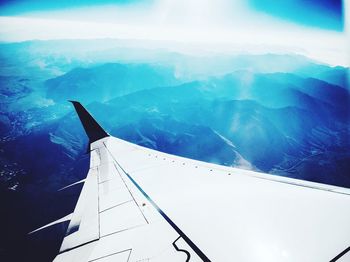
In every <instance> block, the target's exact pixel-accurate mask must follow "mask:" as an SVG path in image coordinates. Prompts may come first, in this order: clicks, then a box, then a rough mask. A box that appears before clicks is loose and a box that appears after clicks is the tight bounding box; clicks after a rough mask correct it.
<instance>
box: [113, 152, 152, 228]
mask: <svg viewBox="0 0 350 262" xmlns="http://www.w3.org/2000/svg"><path fill="white" fill-rule="evenodd" d="M106 149H107V148H106ZM114 167H115V169H116V170H117V172H118V174H119V176H120V178H121V179H122V180H123V183H124V185H125V187H126V188H127V190H128V191H129V193H130V195H131V197H132V199H133V201H134V202H135V205H136V206H137V208H138V209H139V210H140V212H141V214H142V216H143V218H144V219H145V221H146V223H147V224H149V222H148V220H147V218H146V216H145V214H144V213H143V212H142V210H141V208H140V206H139V205H138V204H137V202H136V199H135V197H134V195H133V194H132V192H131V190H130V188H129V187H128V185H127V184H126V182H125V180H124V178H123V176H122V175H121V174H120V172H119V170H118V167H117V166H116V165H115V163H114Z"/></svg>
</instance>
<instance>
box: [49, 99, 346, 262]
mask: <svg viewBox="0 0 350 262" xmlns="http://www.w3.org/2000/svg"><path fill="white" fill-rule="evenodd" d="M73 105H74V107H75V108H76V110H77V113H78V115H79V118H80V119H81V120H82V123H83V126H84V128H85V131H86V133H87V135H88V137H89V139H90V142H91V144H90V154H91V161H90V170H89V172H88V175H87V178H86V180H85V182H84V187H83V189H82V192H81V195H80V197H79V200H78V203H77V205H76V208H75V210H74V213H73V214H72V218H71V220H70V224H69V227H68V230H67V233H66V237H65V238H64V240H63V243H62V246H61V249H60V253H59V254H58V256H57V257H56V259H55V262H59V261H65V262H66V261H103V262H106V261H330V260H331V259H333V258H335V257H336V256H337V254H341V252H343V250H347V247H348V246H349V245H350V237H349V236H350V224H349V223H348V221H349V220H350V209H349V208H348V206H349V204H350V195H349V194H350V192H349V190H347V189H344V188H337V187H332V186H327V185H321V184H317V183H311V182H305V181H299V180H295V179H288V178H278V177H274V176H271V175H267V174H259V173H256V172H251V171H246V170H240V169H235V168H230V167H223V166H218V165H213V164H208V163H204V162H200V161H195V160H190V159H186V158H182V157H177V156H174V155H169V154H165V153H162V152H159V151H156V150H151V149H147V148H144V147H141V146H137V145H134V144H131V143H128V142H126V141H123V140H120V139H117V138H114V137H111V136H109V135H108V134H107V133H106V132H105V131H104V130H103V129H102V128H101V126H100V125H99V124H98V123H97V122H96V121H95V120H94V119H93V118H92V117H91V115H90V114H89V113H88V112H87V111H86V110H85V108H84V107H83V106H82V105H81V104H80V103H78V102H73ZM91 121H92V122H91ZM84 123H85V124H84ZM101 130H102V131H101ZM343 255H344V256H346V255H347V254H345V253H344V254H342V256H341V257H338V258H337V259H339V261H341V260H340V259H342V258H344V256H343ZM333 261H335V260H333ZM337 261H338V260H337ZM344 261H345V260H344Z"/></svg>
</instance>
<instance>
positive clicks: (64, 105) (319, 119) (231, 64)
mask: <svg viewBox="0 0 350 262" xmlns="http://www.w3.org/2000/svg"><path fill="white" fill-rule="evenodd" d="M106 42H107V43H108V41H107V40H105V41H104V42H103V43H104V48H101V45H99V44H100V42H99V40H89V41H87V40H86V41H83V40H82V41H32V42H23V43H16V44H1V46H0V96H1V100H0V139H1V141H0V143H1V147H0V166H1V169H0V170H1V171H0V172H1V173H0V199H1V200H0V201H1V207H2V209H3V210H4V211H5V210H6V212H5V213H3V214H2V216H1V219H0V223H1V232H2V235H3V237H2V238H1V240H0V260H2V259H1V258H7V257H9V256H11V257H12V258H13V259H14V260H16V259H17V260H18V261H21V259H23V258H28V257H29V258H31V259H32V260H33V261H34V260H35V261H47V260H48V258H52V257H53V256H54V255H55V252H56V251H57V248H58V247H59V244H60V241H61V239H62V237H63V234H64V231H65V228H66V226H67V225H66V224H61V225H58V226H55V227H52V228H50V229H48V230H46V231H45V232H40V233H37V234H35V235H30V236H28V235H27V233H28V232H30V231H31V230H33V229H34V228H37V227H40V226H42V225H44V224H46V223H49V222H51V221H53V220H55V219H57V218H59V217H63V216H65V215H66V214H68V213H70V212H72V210H73V209H74V206H75V203H76V200H77V197H78V195H79V192H80V189H81V185H80V186H75V187H72V188H70V189H67V190H63V191H58V190H59V189H60V188H62V187H64V186H66V185H68V184H71V183H73V182H76V181H78V180H81V179H82V178H84V176H85V175H86V173H87V170H88V166H89V155H88V154H86V152H87V147H88V141H87V137H86V135H85V133H84V131H83V129H82V127H81V124H80V122H79V120H78V118H77V116H76V114H75V112H73V108H72V106H71V104H70V103H69V102H68V100H78V101H80V102H82V103H83V104H84V105H85V106H86V107H87V108H88V110H89V111H90V112H91V113H92V114H93V115H94V117H95V118H96V119H97V120H98V121H99V122H100V123H101V125H102V126H103V127H104V128H105V129H106V130H107V132H109V133H110V134H111V135H114V136H116V137H119V138H122V139H125V140H128V141H130V142H133V143H136V144H139V145H143V146H146V147H149V148H153V149H157V150H160V151H163V152H167V153H171V154H175V155H179V156H184V157H189V158H193V159H198V160H202V161H206V162H212V163H216V164H221V165H226V166H234V167H239V168H244V169H250V170H255V171H260V172H267V173H271V174H275V175H280V176H287V177H292V178H297V179H303V180H308V181H315V182H319V183H325V184H331V185H337V186H342V187H350V176H349V174H350V172H349V171H350V139H349V138H350V136H349V134H350V130H349V129H350V125H349V120H350V115H349V114H350V110H349V105H350V104H349V103H350V92H349V83H348V79H347V74H348V70H349V69H348V68H344V67H340V66H336V67H332V66H329V65H325V64H322V63H320V62H317V61H313V60H310V59H308V58H306V57H303V56H299V55H281V54H280V55H277V54H262V55H250V54H244V55H243V54H242V55H229V56H227V55H220V54H215V55H214V54H203V55H201V56H190V55H183V54H180V53H176V52H170V51H166V50H159V51H155V50H151V49H149V50H143V49H140V48H136V47H130V48H129V47H127V45H126V44H127V43H124V45H118V46H117V47H115V44H116V42H115V41H112V40H110V42H109V44H106ZM118 43H119V42H118ZM98 47H99V48H98ZM57 236H59V237H57ZM18 247H20V249H23V250H21V252H18V251H19V250H18ZM38 249H40V250H41V252H37V251H38ZM4 261H6V260H4Z"/></svg>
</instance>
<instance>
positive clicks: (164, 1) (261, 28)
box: [0, 0, 350, 65]
mask: <svg viewBox="0 0 350 262" xmlns="http://www.w3.org/2000/svg"><path fill="white" fill-rule="evenodd" d="M349 1H350V0H345V1H341V0H307V1H306V0H284V1H276V0H235V1H232V0H114V1H112V0H99V1H97V0H61V1H48V0H12V1H3V0H0V41H3V42H18V41H26V40H34V39H39V40H48V39H96V38H119V39H136V40H137V39H139V40H159V41H175V42H182V43H192V44H193V43H196V44H198V45H201V46H203V47H205V46H207V47H208V48H209V46H210V47H213V46H215V45H216V46H217V47H220V48H221V49H222V51H225V50H226V51H227V52H229V51H232V50H235V51H237V50H242V51H244V52H254V51H256V52H276V51H278V52H286V53H298V54H302V55H306V56H309V57H311V58H314V59H317V60H320V61H322V62H325V63H329V64H332V65H338V64H339V65H348V61H350V57H349V50H348V49H347V47H348V46H350V43H349V40H348V39H349V38H348V37H347V36H348V26H347V22H348V20H347V19H346V17H348V16H347V14H348V10H349V8H347V6H349Z"/></svg>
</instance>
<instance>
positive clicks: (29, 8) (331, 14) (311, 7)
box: [0, 0, 344, 31]
mask: <svg viewBox="0 0 350 262" xmlns="http://www.w3.org/2000/svg"><path fill="white" fill-rule="evenodd" d="M213 1H214V2H215V0H213ZM153 2H154V1H153V0H59V1H50V0H11V1H4V0H1V1H0V15H2V16H14V15H21V14H26V13H31V12H38V11H54V10H62V9H63V10H64V9H70V8H78V7H86V6H97V5H107V4H108V5H111V4H113V5H133V4H139V3H143V4H146V5H152V3H153ZM246 2H247V3H248V4H249V6H250V8H251V9H252V10H255V11H258V12H262V13H266V14H268V15H270V16H274V17H277V18H280V19H282V20H286V21H290V22H293V23H297V24H300V25H304V26H311V27H318V28H324V29H329V30H335V31H342V30H343V29H344V15H343V4H342V0H283V1H278V0H247V1H246Z"/></svg>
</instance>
